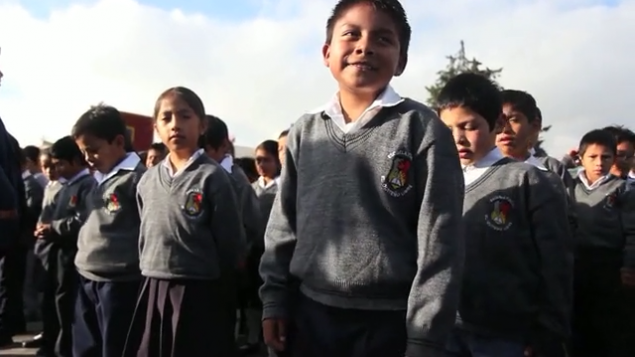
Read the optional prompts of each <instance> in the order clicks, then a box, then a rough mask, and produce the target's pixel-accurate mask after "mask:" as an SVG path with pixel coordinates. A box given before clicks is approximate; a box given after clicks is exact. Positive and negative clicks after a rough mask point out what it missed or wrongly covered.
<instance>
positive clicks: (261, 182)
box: [258, 176, 280, 188]
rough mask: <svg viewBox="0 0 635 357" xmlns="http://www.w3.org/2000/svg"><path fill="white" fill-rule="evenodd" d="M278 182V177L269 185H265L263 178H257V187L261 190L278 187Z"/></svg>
mask: <svg viewBox="0 0 635 357" xmlns="http://www.w3.org/2000/svg"><path fill="white" fill-rule="evenodd" d="M278 182H280V177H279V176H278V177H276V178H274V179H273V180H272V181H269V183H267V184H265V178H264V177H262V176H260V177H258V186H260V187H262V188H269V187H271V186H273V185H278Z"/></svg>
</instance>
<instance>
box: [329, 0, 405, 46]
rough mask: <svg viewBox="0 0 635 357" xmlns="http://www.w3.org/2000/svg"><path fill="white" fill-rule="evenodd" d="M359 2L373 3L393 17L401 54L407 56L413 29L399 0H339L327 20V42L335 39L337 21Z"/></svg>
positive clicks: (376, 7)
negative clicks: (334, 32)
mask: <svg viewBox="0 0 635 357" xmlns="http://www.w3.org/2000/svg"><path fill="white" fill-rule="evenodd" d="M358 4H368V5H371V6H373V7H374V8H375V9H377V10H378V11H381V12H383V13H385V14H386V15H388V17H390V18H391V19H392V21H393V23H394V25H395V28H396V29H397V36H398V37H399V45H400V48H401V53H400V56H401V57H402V58H407V57H408V47H409V46H410V37H411V36H412V29H411V28H410V24H409V23H408V17H407V16H406V11H405V10H404V8H403V6H402V5H401V3H400V2H399V1H398V0H339V1H338V2H337V4H336V5H335V7H333V10H332V13H331V16H330V17H329V18H328V20H327V21H326V44H330V43H331V40H332V39H333V28H334V27H335V23H336V22H337V21H338V20H339V19H340V18H342V16H344V14H345V13H346V11H348V10H349V9H350V8H352V7H353V6H355V5H358Z"/></svg>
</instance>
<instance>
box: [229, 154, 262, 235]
mask: <svg viewBox="0 0 635 357" xmlns="http://www.w3.org/2000/svg"><path fill="white" fill-rule="evenodd" d="M228 173H229V175H230V177H231V179H232V184H233V186H234V189H235V190H236V198H237V199H238V204H239V206H240V207H239V208H240V212H241V217H242V221H243V225H244V229H245V240H246V242H247V244H249V245H252V244H256V242H257V241H259V240H260V237H261V232H260V221H261V218H260V207H259V204H258V198H257V197H256V194H255V193H254V190H252V188H251V183H250V182H249V179H248V178H247V175H246V174H245V171H243V169H242V168H241V167H240V166H238V165H235V164H232V166H231V171H228Z"/></svg>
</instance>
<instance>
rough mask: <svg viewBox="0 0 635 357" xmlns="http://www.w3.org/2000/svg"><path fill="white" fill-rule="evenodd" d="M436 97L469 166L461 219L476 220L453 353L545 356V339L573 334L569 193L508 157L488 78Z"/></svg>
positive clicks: (465, 80) (466, 80)
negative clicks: (499, 137)
mask: <svg viewBox="0 0 635 357" xmlns="http://www.w3.org/2000/svg"><path fill="white" fill-rule="evenodd" d="M437 101H438V103H439V111H440V113H439V114H440V117H441V120H442V121H443V123H445V124H446V125H447V126H448V127H450V128H451V129H452V132H453V134H454V140H455V142H456V146H457V149H458V151H459V157H460V160H461V165H462V166H463V172H464V174H463V175H464V178H465V184H466V186H465V203H464V214H463V220H464V224H465V226H466V227H469V233H468V237H467V238H468V239H466V249H465V251H466V259H465V268H464V273H463V285H462V289H461V293H462V295H461V304H460V307H459V314H458V317H457V323H456V330H455V332H454V334H453V336H452V338H450V340H449V342H448V349H449V352H452V353H455V354H457V356H466V357H469V356H477V355H478V356H481V355H483V356H488V357H522V356H525V352H529V351H528V350H529V349H533V350H536V349H537V350H539V351H537V352H539V353H542V351H540V349H541V347H542V346H543V343H544V342H545V341H544V338H545V337H546V338H553V336H557V337H559V338H560V341H564V339H565V338H566V337H567V333H568V323H569V308H570V303H571V302H570V299H571V291H570V285H571V279H572V271H571V270H572V256H571V251H570V249H569V248H570V245H569V244H567V243H568V241H569V240H570V239H569V237H568V236H569V234H570V232H569V229H568V226H567V224H566V218H567V217H566V200H565V198H564V195H565V193H564V192H563V191H562V190H558V189H557V188H556V187H555V186H554V185H553V184H552V183H551V182H550V181H549V180H548V179H547V178H546V177H545V176H544V174H543V173H542V172H541V171H540V170H539V169H537V168H535V167H533V166H531V165H528V164H525V163H522V162H517V161H516V160H514V159H512V158H505V156H504V155H503V153H502V152H501V150H499V149H498V148H496V146H495V143H496V134H497V133H499V132H500V131H501V129H502V126H503V125H504V120H503V115H502V114H503V113H502V112H501V97H500V94H499V91H498V89H497V88H496V86H495V85H494V84H493V83H492V82H491V81H490V80H488V79H487V78H485V77H482V76H480V75H478V74H471V73H467V74H461V75H458V76H456V77H454V78H452V79H451V80H450V81H448V83H447V84H446V86H445V87H444V88H443V89H442V90H441V92H440V94H439V97H438V99H437ZM525 150H527V149H525ZM515 153H520V152H518V151H516V152H515ZM483 217H485V218H483ZM561 352H563V351H561ZM549 356H552V355H551V354H549Z"/></svg>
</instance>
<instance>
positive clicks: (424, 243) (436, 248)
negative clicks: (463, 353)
mask: <svg viewBox="0 0 635 357" xmlns="http://www.w3.org/2000/svg"><path fill="white" fill-rule="evenodd" d="M430 115H431V116H432V114H430ZM423 130H425V134H424V137H423V141H422V143H421V146H420V147H419V150H418V151H417V155H416V156H415V158H414V165H415V172H416V176H415V180H416V187H417V192H418V194H419V195H420V196H421V197H422V198H421V208H420V211H419V219H418V227H417V232H418V234H417V235H418V244H417V246H418V252H417V254H418V257H417V265H418V271H417V274H416V276H415V279H414V281H413V283H412V288H411V290H410V296H409V298H408V311H407V322H406V324H407V325H406V327H407V331H408V344H407V351H406V356H409V357H430V356H432V357H435V356H443V355H445V341H446V339H447V337H448V335H449V333H450V331H451V330H452V328H453V326H454V321H455V318H456V311H457V308H458V302H459V290H460V286H461V277H462V269H463V260H464V257H465V252H464V236H463V229H462V217H463V198H464V194H465V188H464V185H465V184H464V180H463V172H462V170H461V167H460V163H459V158H458V153H457V150H456V146H455V144H454V140H453V139H452V135H451V133H450V131H449V130H448V129H447V128H446V127H445V126H443V125H442V123H441V121H440V120H438V119H437V118H436V117H434V118H431V119H430V120H429V121H428V122H427V127H424V128H423Z"/></svg>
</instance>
